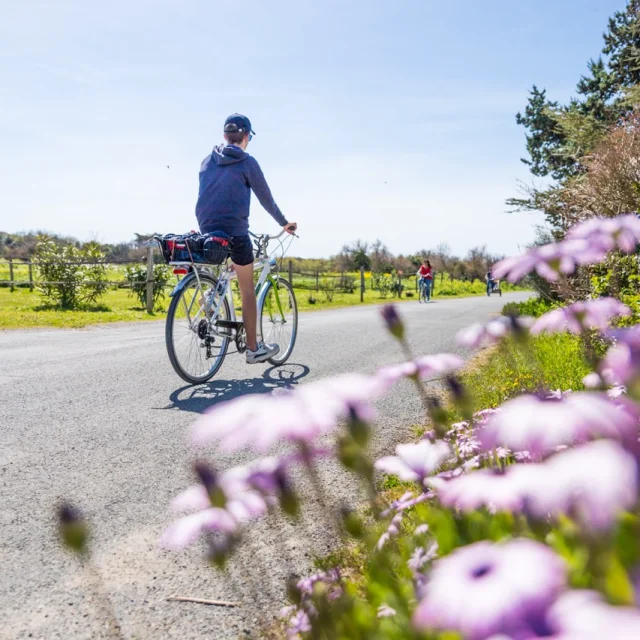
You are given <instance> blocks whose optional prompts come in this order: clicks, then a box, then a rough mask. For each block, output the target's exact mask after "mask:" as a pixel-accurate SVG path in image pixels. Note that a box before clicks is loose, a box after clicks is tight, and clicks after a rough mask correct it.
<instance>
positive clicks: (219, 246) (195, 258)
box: [160, 231, 231, 264]
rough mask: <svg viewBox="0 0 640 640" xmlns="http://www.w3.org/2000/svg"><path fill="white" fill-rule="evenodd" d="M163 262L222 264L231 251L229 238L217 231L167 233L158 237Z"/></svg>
mask: <svg viewBox="0 0 640 640" xmlns="http://www.w3.org/2000/svg"><path fill="white" fill-rule="evenodd" d="M160 246H161V248H162V256H163V257H164V260H165V262H195V263H197V264H222V263H223V262H224V261H225V260H226V259H227V258H228V257H229V254H230V252H231V238H229V236H227V235H226V234H224V233H222V232H218V231H214V232H212V233H204V234H203V233H197V232H195V231H192V232H191V233H187V234H184V235H176V234H173V233H169V234H167V235H166V236H162V238H161V239H160Z"/></svg>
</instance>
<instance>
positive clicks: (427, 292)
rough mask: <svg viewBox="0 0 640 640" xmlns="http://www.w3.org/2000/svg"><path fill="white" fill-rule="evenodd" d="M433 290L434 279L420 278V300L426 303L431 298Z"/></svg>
mask: <svg viewBox="0 0 640 640" xmlns="http://www.w3.org/2000/svg"><path fill="white" fill-rule="evenodd" d="M432 290H433V280H428V279H427V278H420V279H419V280H418V302H421V303H422V302H424V303H425V304H426V303H427V302H429V300H430V299H431V292H432Z"/></svg>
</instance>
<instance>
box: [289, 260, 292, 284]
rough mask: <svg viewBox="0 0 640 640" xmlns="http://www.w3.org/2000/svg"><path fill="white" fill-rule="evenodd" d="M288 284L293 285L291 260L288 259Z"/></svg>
mask: <svg viewBox="0 0 640 640" xmlns="http://www.w3.org/2000/svg"><path fill="white" fill-rule="evenodd" d="M289 284H290V285H291V286H292V287H293V261H292V260H289Z"/></svg>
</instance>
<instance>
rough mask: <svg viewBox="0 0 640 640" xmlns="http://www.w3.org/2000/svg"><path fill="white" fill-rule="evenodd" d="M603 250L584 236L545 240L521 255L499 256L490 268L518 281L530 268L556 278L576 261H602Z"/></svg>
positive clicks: (549, 277) (546, 277) (570, 268)
mask: <svg viewBox="0 0 640 640" xmlns="http://www.w3.org/2000/svg"><path fill="white" fill-rule="evenodd" d="M606 253H607V252H606V250H605V249H604V248H603V247H602V246H600V245H598V244H593V243H590V242H589V241H588V240H585V239H583V238H576V239H569V240H565V241H564V242H558V243H551V244H546V245H544V246H542V247H535V248H534V249H530V250H529V251H527V252H526V253H524V254H523V255H521V256H518V257H515V258H507V259H506V260H501V261H500V262H498V263H497V264H496V265H494V267H493V269H492V271H493V275H494V277H496V278H507V279H508V280H509V282H517V281H518V280H521V279H522V278H523V277H524V276H527V275H529V274H530V273H532V272H534V271H535V272H536V273H538V275H539V276H541V277H542V278H545V279H546V280H549V281H551V282H555V281H556V280H558V278H559V277H560V275H561V274H563V275H568V274H571V273H573V272H574V271H575V269H576V267H577V266H578V265H583V264H594V263H598V262H602V261H603V260H604V258H605V256H606Z"/></svg>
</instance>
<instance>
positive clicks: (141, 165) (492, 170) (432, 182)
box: [0, 0, 625, 257]
mask: <svg viewBox="0 0 640 640" xmlns="http://www.w3.org/2000/svg"><path fill="white" fill-rule="evenodd" d="M624 5H625V2H624V0H597V1H596V0H537V1H536V2H533V1H531V0H487V1H485V2H477V1H476V0H461V1H460V2H442V1H438V2H436V1H433V0H396V1H395V2H390V1H389V0H384V1H382V0H366V1H364V0H342V1H335V0H321V1H320V0H313V1H311V0H295V1H294V0H269V1H268V2H267V1H265V0H245V2H241V3H240V2H232V1H225V2H220V1H219V0H204V1H202V2H200V1H196V0H182V1H181V0H111V1H110V2H109V3H97V2H91V1H89V2H87V1H86V0H84V1H80V0H74V1H70V0H55V1H54V0H48V1H44V0H29V1H28V2H22V3H18V2H9V1H8V0H0V7H1V8H2V15H3V19H2V22H1V23H0V105H1V106H0V136H1V138H0V139H1V140H2V154H0V176H1V178H0V230H4V231H20V230H30V229H47V230H51V231H55V232H59V233H65V234H72V235H76V236H78V237H80V238H82V239H89V238H97V239H100V240H103V241H119V240H127V239H129V238H131V237H132V236H133V233H134V232H141V233H144V232H152V231H156V232H167V233H168V232H180V231H186V230H189V229H191V228H193V227H194V226H195V218H194V213H193V210H194V204H195V198H196V195H197V173H198V167H199V165H200V162H201V160H202V158H203V157H204V156H206V155H207V154H208V153H209V151H210V149H211V147H212V146H213V145H214V144H216V143H218V142H219V141H220V140H221V133H220V130H221V126H222V122H223V121H224V118H225V117H226V116H227V115H228V114H229V113H231V112H235V111H238V112H242V113H246V114H247V115H248V116H249V117H250V118H251V120H252V122H253V125H254V129H255V130H256V132H257V134H258V135H257V136H256V138H255V139H254V140H253V142H252V143H251V145H250V148H249V151H250V152H251V153H253V154H254V155H255V156H256V157H257V159H258V160H259V161H260V163H261V164H262V167H263V170H264V172H265V174H266V176H267V179H268V181H269V182H270V184H271V187H272V190H273V192H274V196H275V198H276V201H277V202H278V203H279V205H280V207H281V209H282V210H283V212H284V213H285V215H286V216H287V217H288V218H289V219H290V220H296V221H298V223H299V225H300V236H301V238H300V240H299V241H297V244H296V246H295V248H294V250H293V252H294V253H295V254H297V255H303V256H318V257H320V256H328V255H329V254H332V253H336V252H337V251H339V250H340V247H341V246H342V245H343V244H344V243H346V242H349V241H352V240H355V239H357V238H361V239H364V240H369V241H372V240H375V239H376V238H378V237H379V238H381V239H382V240H383V241H384V242H385V243H386V244H387V245H388V246H389V247H390V248H391V249H392V250H393V251H394V252H397V253H400V252H403V253H410V252H413V251H417V250H419V249H422V248H429V247H435V246H436V245H437V244H439V243H442V242H446V243H448V244H449V245H450V246H451V247H452V249H453V250H454V251H455V252H457V253H464V252H466V250H467V249H469V248H470V247H471V246H476V245H481V244H486V245H488V247H489V248H490V249H491V250H492V251H494V252H496V253H514V252H516V251H518V248H519V247H521V246H522V245H524V244H526V243H527V242H528V241H530V240H531V239H532V237H533V225H534V224H535V223H537V222H539V220H540V219H539V217H537V216H535V215H530V214H509V213H507V212H506V206H505V204H504V201H505V199H506V198H508V197H509V196H513V195H517V183H518V180H524V181H526V182H529V183H530V182H531V177H530V175H529V174H528V171H527V169H526V167H525V166H524V165H522V164H521V163H520V158H521V157H522V156H523V155H524V132H523V130H522V129H521V128H520V127H518V126H517V125H516V124H515V119H514V114H515V112H516V111H518V110H519V109H521V108H523V107H524V105H525V104H526V98H527V92H528V90H529V88H530V87H531V85H532V84H533V83H534V82H535V83H537V84H538V85H539V86H545V87H547V88H548V91H549V93H550V95H551V97H554V98H558V99H560V100H564V99H566V98H567V97H568V96H569V95H571V94H572V92H573V89H574V87H575V83H576V81H577V80H578V78H579V76H580V74H581V73H583V72H585V70H586V63H587V60H588V59H589V58H590V57H594V56H597V54H598V52H599V51H600V49H601V47H602V32H603V30H604V29H605V27H606V21H607V17H608V16H609V15H610V14H612V13H613V12H614V11H615V10H617V9H621V8H623V7H624ZM167 165H169V168H168V169H167ZM251 221H252V228H253V229H255V230H256V231H274V230H275V227H274V223H273V222H272V221H271V219H270V217H269V216H268V214H266V213H265V212H264V211H263V210H262V209H261V208H260V206H259V204H258V203H257V202H256V201H255V199H254V204H253V207H252V214H251Z"/></svg>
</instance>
